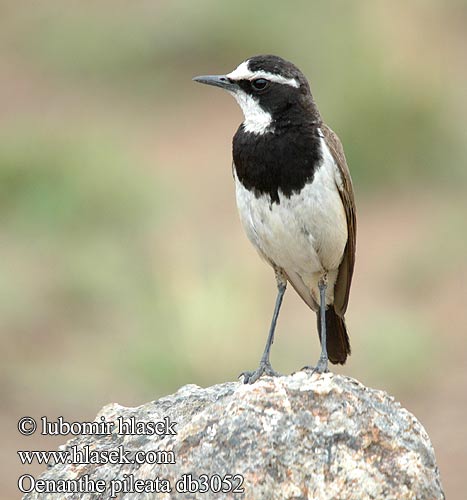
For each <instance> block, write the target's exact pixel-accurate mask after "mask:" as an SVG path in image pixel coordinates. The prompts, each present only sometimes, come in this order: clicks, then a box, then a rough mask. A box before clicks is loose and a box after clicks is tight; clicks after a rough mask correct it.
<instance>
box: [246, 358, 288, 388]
mask: <svg viewBox="0 0 467 500" xmlns="http://www.w3.org/2000/svg"><path fill="white" fill-rule="evenodd" d="M263 375H266V376H269V377H280V376H281V374H280V373H278V372H276V370H274V369H273V368H272V366H271V364H270V363H260V365H259V366H258V369H257V370H255V371H245V372H242V373H240V375H239V378H240V377H243V383H244V384H254V383H255V382H256V381H257V380H258V379H259V378H260V377H261V376H263Z"/></svg>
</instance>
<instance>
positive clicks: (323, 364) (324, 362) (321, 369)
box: [302, 357, 329, 375]
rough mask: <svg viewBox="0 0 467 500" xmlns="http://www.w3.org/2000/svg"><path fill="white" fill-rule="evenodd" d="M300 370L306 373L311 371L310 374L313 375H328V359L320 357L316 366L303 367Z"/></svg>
mask: <svg viewBox="0 0 467 500" xmlns="http://www.w3.org/2000/svg"><path fill="white" fill-rule="evenodd" d="M302 370H305V371H308V370H311V374H312V375H313V373H328V372H329V368H328V359H327V358H323V357H320V358H319V360H318V363H317V364H316V366H304V367H303V368H302Z"/></svg>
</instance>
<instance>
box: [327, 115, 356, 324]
mask: <svg viewBox="0 0 467 500" xmlns="http://www.w3.org/2000/svg"><path fill="white" fill-rule="evenodd" d="M321 130H322V132H323V134H324V137H325V139H326V143H327V145H328V147H329V150H330V151H331V154H332V156H333V158H334V160H335V161H336V164H337V167H338V168H339V171H340V173H341V177H342V186H338V188H339V193H340V196H341V200H342V203H343V205H344V209H345V215H346V217H347V234H348V237H347V245H346V247H345V251H344V257H343V258H342V262H341V264H340V266H339V274H338V275H337V281H336V286H335V288H334V308H335V310H336V312H337V314H338V315H339V316H344V313H345V311H346V309H347V303H348V301H349V293H350V284H351V282H352V275H353V268H354V264H355V246H356V236H357V219H356V215H355V199H354V194H353V187H352V179H351V177H350V171H349V167H348V166H347V161H346V160H345V155H344V149H343V147H342V144H341V141H340V140H339V137H337V135H336V134H335V133H334V132H333V131H332V130H331V129H330V128H329V127H328V126H327V125H325V124H324V123H323V124H322V126H321Z"/></svg>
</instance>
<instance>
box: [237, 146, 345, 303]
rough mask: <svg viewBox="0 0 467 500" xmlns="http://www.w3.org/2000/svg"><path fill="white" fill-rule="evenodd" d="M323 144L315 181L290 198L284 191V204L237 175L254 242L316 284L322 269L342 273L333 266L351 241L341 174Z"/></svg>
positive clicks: (267, 255)
mask: <svg viewBox="0 0 467 500" xmlns="http://www.w3.org/2000/svg"><path fill="white" fill-rule="evenodd" d="M322 147H323V161H322V163H321V165H320V166H319V167H318V168H317V170H316V172H315V175H314V178H313V182H312V183H311V184H308V185H306V186H305V187H304V188H303V189H302V190H301V192H300V193H298V194H293V195H292V196H291V197H290V198H287V197H286V196H285V195H283V194H282V193H281V192H279V200H280V202H279V203H271V202H270V198H269V196H268V195H261V196H260V197H259V198H256V196H255V194H254V193H253V192H250V191H248V190H247V189H245V187H244V186H243V185H242V184H241V183H240V181H239V180H238V179H237V178H236V177H235V183H236V198H237V206H238V210H239V213H240V219H241V222H242V225H243V227H244V229H245V232H246V234H247V236H248V238H249V239H250V241H251V242H252V243H253V245H254V246H255V247H256V248H257V250H258V251H259V253H260V254H261V255H263V256H264V257H265V258H266V259H267V260H269V261H270V262H271V263H273V264H275V265H276V266H278V267H281V268H283V269H284V270H286V271H294V272H296V273H298V274H299V275H300V276H301V277H302V278H303V280H304V281H305V283H308V284H309V285H310V286H311V287H312V288H315V279H314V277H315V276H316V275H317V273H318V275H321V274H322V273H324V272H328V273H330V275H331V276H330V277H332V278H334V279H333V280H332V281H335V276H337V272H332V271H336V270H337V268H338V267H339V264H340V262H341V260H342V256H343V253H344V249H345V245H346V242H347V220H346V215H345V210H344V207H343V205H342V201H341V198H340V195H339V191H338V188H337V184H338V183H340V182H341V179H340V174H339V171H338V169H337V166H336V165H335V162H334V159H333V158H332V156H331V154H330V152H329V150H328V148H327V147H326V146H325V144H324V143H323V144H322ZM329 284H331V283H329ZM333 284H334V283H332V285H333ZM330 288H333V286H332V287H330ZM313 291H314V290H313ZM313 295H315V293H313ZM330 298H331V297H330Z"/></svg>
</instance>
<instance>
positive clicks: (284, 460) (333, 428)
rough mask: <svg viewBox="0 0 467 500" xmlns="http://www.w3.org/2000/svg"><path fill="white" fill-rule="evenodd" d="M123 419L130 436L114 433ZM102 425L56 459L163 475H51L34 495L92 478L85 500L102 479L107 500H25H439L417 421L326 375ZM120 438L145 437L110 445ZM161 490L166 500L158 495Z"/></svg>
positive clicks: (191, 398)
mask: <svg viewBox="0 0 467 500" xmlns="http://www.w3.org/2000/svg"><path fill="white" fill-rule="evenodd" d="M119 417H122V419H123V421H125V425H126V426H127V427H126V429H121V428H120V429H119V428H118V418H119ZM132 417H133V418H132ZM104 419H105V421H106V422H112V423H115V428H114V429H113V432H112V433H111V434H109V435H81V436H77V437H74V438H72V439H70V440H69V441H68V443H67V444H66V445H64V446H63V447H62V448H61V449H62V450H68V451H71V450H72V449H73V446H75V447H77V449H78V450H85V449H86V447H87V446H88V447H89V453H94V454H95V456H98V457H99V458H100V459H101V460H103V457H104V455H105V453H107V454H108V456H110V455H109V452H110V451H111V450H114V453H115V452H116V450H118V447H120V450H121V451H122V450H123V451H125V452H127V453H130V454H131V456H132V457H133V456H134V453H135V452H148V451H150V450H152V451H153V452H154V453H152V455H151V454H149V455H147V456H146V458H147V459H148V460H150V461H152V462H154V461H155V460H156V459H157V461H158V462H159V463H153V464H151V463H143V464H141V465H139V464H115V465H112V464H109V463H104V464H99V465H96V464H89V463H88V464H68V463H67V464H64V465H60V464H55V465H53V466H51V468H50V469H49V470H47V471H46V472H44V473H43V474H42V475H41V476H40V478H36V481H37V482H36V484H35V485H34V488H35V489H36V490H37V487H38V485H39V488H41V487H43V488H45V485H49V487H51V486H52V487H54V488H55V489H57V488H59V487H60V485H61V487H63V488H65V489H66V488H68V489H69V488H72V487H75V489H76V488H77V487H78V484H77V481H78V480H79V478H81V480H82V481H83V477H85V476H86V475H88V476H87V478H88V485H87V491H90V489H89V488H90V483H89V481H91V480H93V481H97V480H98V479H101V480H102V483H101V488H105V489H106V491H105V493H62V494H60V495H57V494H53V493H38V492H34V491H32V492H31V493H27V494H26V495H25V496H24V497H23V498H24V499H27V500H36V499H41V500H52V499H53V500H56V499H58V498H60V500H63V499H82V500H91V499H92V500H97V499H100V500H102V499H108V498H111V497H112V494H113V495H114V498H118V499H125V500H133V499H135V500H136V499H143V500H149V499H169V498H170V499H179V498H180V499H182V498H183V499H194V498H196V499H198V498H199V499H206V500H208V499H214V498H215V499H221V498H232V499H268V500H275V499H278V500H279V499H280V500H284V499H301V500H304V499H330V500H337V499H345V500H350V499H356V500H357V499H358V500H363V499H386V500H389V499H398V500H400V499H417V500H423V499H427V500H428V499H430V500H433V499H442V498H444V494H443V491H442V487H441V482H440V477H439V471H438V467H437V465H436V461H435V455H434V451H433V447H432V445H431V443H430V439H429V437H428V435H427V433H426V432H425V430H424V429H423V427H422V425H421V424H420V423H419V422H418V421H417V419H416V418H415V417H414V416H413V415H411V414H410V413H409V412H408V411H407V410H405V409H403V408H401V406H400V404H399V403H396V402H395V401H394V400H393V398H391V397H389V396H388V395H387V394H386V393H384V392H382V391H376V390H373V389H369V388H367V387H365V386H363V385H362V384H360V383H359V382H357V381H355V380H353V379H351V378H348V377H343V376H339V375H333V374H331V373H327V374H324V375H317V374H314V375H311V374H310V373H307V372H298V373H296V374H294V375H291V376H287V377H279V378H269V377H268V378H264V379H260V380H259V381H258V382H257V383H256V384H253V385H243V384H241V383H234V382H231V383H225V384H221V385H216V386H213V387H208V388H207V389H202V388H200V387H198V386H195V385H187V386H184V387H182V388H181V389H180V390H179V391H178V392H176V393H175V394H173V395H170V396H167V397H164V398H161V399H159V400H158V401H154V402H151V403H146V404H144V405H142V406H139V407H137V408H125V407H123V406H119V405H118V404H110V405H108V406H106V407H104V408H103V409H102V411H101V412H100V413H99V415H98V416H97V418H96V422H103V421H104ZM148 422H149V424H148ZM151 422H152V424H151ZM154 422H157V423H158V424H157V425H156V426H154ZM175 422H176V424H175ZM138 423H139V424H138ZM145 423H146V424H145ZM130 425H132V426H133V428H132V429H130ZM138 425H139V426H140V428H137V426H138ZM123 430H126V431H130V430H131V431H133V432H135V433H136V432H137V431H138V430H139V431H140V432H144V433H143V434H133V435H129V434H126V435H122V434H118V431H123ZM156 430H157V432H156ZM161 433H163V434H165V435H161ZM151 434H152V435H151ZM161 451H165V452H168V453H165V454H161V453H160V452H161ZM155 452H159V454H158V453H155ZM171 452H173V453H171ZM139 459H141V457H139ZM90 460H91V459H90V456H89V457H87V460H86V461H88V462H89V461H90ZM171 460H175V461H176V463H167V462H170V461H171ZM161 462H166V463H161ZM157 478H158V481H159V484H158V485H157V484H156V483H157ZM40 480H45V481H43V482H42V483H40ZM60 480H62V481H60ZM63 480H72V481H69V482H68V483H65V482H64V481H63ZM137 480H140V483H138V482H137ZM162 480H166V481H167V482H163V481H162ZM26 483H28V481H27V480H26V481H25V483H24V484H26ZM30 484H32V483H31V482H30ZM41 485H42V486H41ZM138 485H139V486H138ZM169 486H170V488H171V493H164V492H163V491H166V490H167V488H169ZM29 487H30V486H29ZM81 487H82V488H83V487H85V486H83V485H82V486H81ZM138 488H139V489H138ZM157 488H158V489H159V491H160V492H159V493H156V492H154V490H156V491H157ZM161 488H162V489H161ZM163 488H165V490H164V489H163ZM184 488H185V489H184ZM222 488H224V490H223V491H224V492H222ZM235 488H236V489H237V490H238V491H243V492H241V493H234V492H233V491H232V490H233V489H235ZM187 489H188V491H190V489H191V492H190V493H182V492H181V491H185V490H187ZM196 489H197V491H195V490H196ZM206 489H207V491H206ZM128 490H130V491H128ZM203 490H204V491H203ZM43 491H46V489H45V490H44V489H43ZM81 491H83V489H81Z"/></svg>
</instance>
